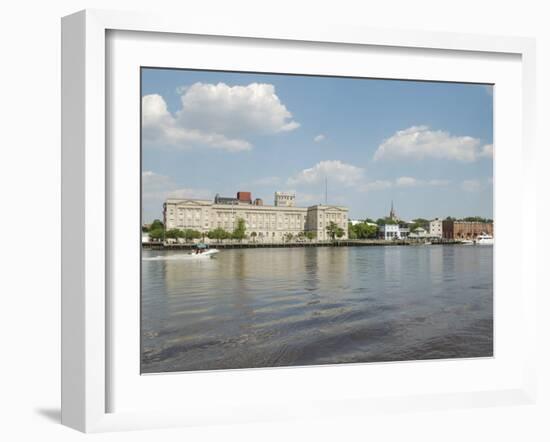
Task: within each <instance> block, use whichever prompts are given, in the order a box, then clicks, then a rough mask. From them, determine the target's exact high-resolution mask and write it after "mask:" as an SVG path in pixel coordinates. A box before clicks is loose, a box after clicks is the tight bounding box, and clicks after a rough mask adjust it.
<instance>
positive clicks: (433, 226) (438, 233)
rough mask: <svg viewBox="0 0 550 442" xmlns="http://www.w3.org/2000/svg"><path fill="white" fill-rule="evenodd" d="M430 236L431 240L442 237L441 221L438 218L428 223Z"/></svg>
mask: <svg viewBox="0 0 550 442" xmlns="http://www.w3.org/2000/svg"><path fill="white" fill-rule="evenodd" d="M430 236H431V237H433V238H442V237H443V221H442V220H440V219H439V218H436V219H434V220H432V221H430Z"/></svg>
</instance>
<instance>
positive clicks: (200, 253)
mask: <svg viewBox="0 0 550 442" xmlns="http://www.w3.org/2000/svg"><path fill="white" fill-rule="evenodd" d="M217 253H220V251H219V250H218V249H196V250H193V251H192V252H190V253H188V254H187V256H188V257H189V258H192V259H202V258H212V257H213V256H214V255H215V254H217Z"/></svg>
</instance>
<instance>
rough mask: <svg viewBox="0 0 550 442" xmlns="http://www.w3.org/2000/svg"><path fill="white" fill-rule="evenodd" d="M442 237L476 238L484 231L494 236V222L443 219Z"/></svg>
mask: <svg viewBox="0 0 550 442" xmlns="http://www.w3.org/2000/svg"><path fill="white" fill-rule="evenodd" d="M442 232H443V235H442V237H443V238H444V239H474V238H476V237H477V236H478V235H481V234H482V233H486V234H488V235H491V236H493V235H494V232H493V223H482V222H477V221H453V220H443V223H442Z"/></svg>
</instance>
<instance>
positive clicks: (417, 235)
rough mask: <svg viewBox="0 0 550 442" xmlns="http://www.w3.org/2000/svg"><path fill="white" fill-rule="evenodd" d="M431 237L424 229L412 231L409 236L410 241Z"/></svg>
mask: <svg viewBox="0 0 550 442" xmlns="http://www.w3.org/2000/svg"><path fill="white" fill-rule="evenodd" d="M430 236H431V235H430V234H429V233H428V231H427V230H426V229H424V228H423V227H417V228H416V229H414V230H413V231H412V232H411V234H410V235H409V238H410V239H423V238H428V237H430Z"/></svg>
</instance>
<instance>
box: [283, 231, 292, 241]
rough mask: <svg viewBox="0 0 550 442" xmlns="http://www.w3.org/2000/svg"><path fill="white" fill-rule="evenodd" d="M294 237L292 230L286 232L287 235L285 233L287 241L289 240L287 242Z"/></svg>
mask: <svg viewBox="0 0 550 442" xmlns="http://www.w3.org/2000/svg"><path fill="white" fill-rule="evenodd" d="M292 238H294V235H293V234H292V233H290V232H287V233H285V235H284V239H285V241H287V242H288V241H292Z"/></svg>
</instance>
